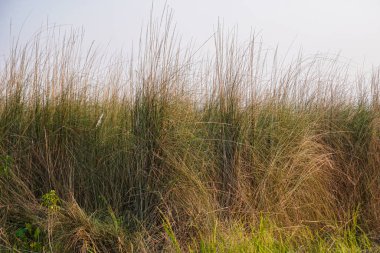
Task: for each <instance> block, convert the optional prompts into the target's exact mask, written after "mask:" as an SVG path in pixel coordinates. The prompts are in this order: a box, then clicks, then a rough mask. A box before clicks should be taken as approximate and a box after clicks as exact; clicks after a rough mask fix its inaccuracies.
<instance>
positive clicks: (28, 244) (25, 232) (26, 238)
mask: <svg viewBox="0 0 380 253" xmlns="http://www.w3.org/2000/svg"><path fill="white" fill-rule="evenodd" d="M15 235H16V238H17V240H18V244H17V247H20V248H21V249H23V250H31V251H33V252H42V251H43V248H44V247H43V245H42V240H41V239H42V236H41V229H40V228H39V227H38V226H34V225H32V224H31V223H25V226H24V227H21V228H19V229H17V230H16V234H15Z"/></svg>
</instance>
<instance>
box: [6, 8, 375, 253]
mask: <svg viewBox="0 0 380 253" xmlns="http://www.w3.org/2000/svg"><path fill="white" fill-rule="evenodd" d="M170 23H171V15H170V14H169V13H167V12H165V13H164V14H163V16H162V17H161V19H160V20H159V21H157V22H153V21H152V22H151V23H150V24H149V26H148V29H147V31H146V34H145V38H144V36H142V39H141V40H140V41H141V44H140V47H139V52H138V53H137V55H134V57H137V58H134V57H131V58H129V60H128V64H125V65H124V64H123V63H121V62H123V61H114V62H112V64H110V66H109V67H108V68H106V71H104V68H100V67H99V66H101V60H102V59H104V58H98V57H97V54H96V53H95V52H93V51H91V50H90V51H88V52H86V54H84V53H83V51H81V49H80V48H81V47H80V45H81V44H80V38H81V37H80V36H78V34H75V33H72V34H66V35H64V36H63V37H59V36H58V37H57V36H56V34H54V33H52V34H47V36H42V35H39V36H37V37H36V39H35V40H34V41H33V42H31V43H27V44H26V45H25V46H24V47H21V45H15V46H14V48H13V49H12V50H11V52H10V56H9V58H8V60H7V61H6V64H5V67H4V68H3V69H2V70H1V79H0V245H1V250H2V251H8V252H23V251H25V250H29V251H31V250H32V251H36V252H162V251H168V252H182V251H185V252H186V251H189V252H296V251H300V252H309V251H310V252H326V251H331V252H360V251H362V250H376V249H377V248H378V245H377V243H378V240H379V238H378V237H377V236H376V235H378V233H379V232H380V212H379V210H380V201H379V199H380V198H379V192H380V187H379V185H380V184H379V180H380V174H379V170H378V168H379V166H380V158H379V157H380V156H379V154H380V153H379V152H380V141H379V136H380V135H379V126H380V125H379V122H380V121H379V119H380V114H379V108H380V107H379V103H378V101H379V99H378V98H379V92H378V90H379V88H378V87H379V84H380V82H379V80H380V79H379V72H378V71H377V72H376V71H374V72H373V74H372V77H371V79H370V81H368V82H366V83H365V85H367V86H368V89H367V90H368V91H366V92H363V89H359V88H358V89H356V92H352V93H351V92H348V91H352V90H355V89H354V88H352V87H351V86H355V84H356V83H355V82H354V81H352V80H351V79H350V78H349V77H348V76H347V74H346V73H345V72H344V68H339V65H338V64H337V63H335V62H334V61H329V60H326V59H323V58H319V57H317V56H316V57H315V58H313V59H304V60H302V59H297V60H296V61H295V62H293V63H290V64H289V66H288V67H283V66H282V67H281V66H280V65H276V62H277V59H276V57H277V56H276V55H273V59H274V60H273V63H272V62H270V63H269V62H268V59H269V55H268V54H267V55H266V56H265V57H264V56H263V51H262V50H260V44H258V43H257V41H256V40H255V38H254V37H252V38H251V40H250V41H249V43H248V44H239V43H238V42H237V40H236V37H235V36H231V35H232V34H233V33H231V34H229V35H228V34H227V35H225V34H223V29H222V28H221V27H219V28H218V29H217V31H216V33H215V37H214V41H215V49H216V50H215V54H214V57H211V58H207V59H202V58H201V57H198V56H197V55H196V54H195V52H193V51H192V50H190V49H184V48H182V47H181V44H180V43H179V39H178V37H177V36H176V33H175V32H174V30H173V28H172V27H171V26H170ZM49 32H50V31H48V33H49ZM59 45H61V46H59ZM83 55H85V56H86V57H83ZM136 59H137V60H136ZM269 66H270V68H269ZM268 69H270V70H268ZM353 80H355V79H353ZM357 84H358V85H363V82H362V81H360V83H357ZM52 189H54V190H52Z"/></svg>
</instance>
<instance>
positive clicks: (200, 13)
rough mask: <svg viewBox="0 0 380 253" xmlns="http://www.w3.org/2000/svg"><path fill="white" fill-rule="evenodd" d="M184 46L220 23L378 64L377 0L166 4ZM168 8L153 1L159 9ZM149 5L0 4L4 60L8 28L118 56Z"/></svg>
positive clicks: (143, 0) (111, 0)
mask: <svg viewBox="0 0 380 253" xmlns="http://www.w3.org/2000/svg"><path fill="white" fill-rule="evenodd" d="M166 2H167V5H168V6H169V7H170V8H171V9H172V10H173V12H174V21H175V23H176V24H177V31H178V32H179V33H180V34H182V35H183V38H184V40H188V39H190V38H192V39H193V40H195V41H196V42H197V43H199V44H200V43H202V42H203V41H205V40H207V38H209V37H210V35H211V34H212V33H213V31H214V29H215V25H216V24H217V22H218V18H219V19H220V20H222V21H223V22H224V25H225V26H227V27H233V26H235V25H237V26H238V29H239V34H240V36H241V38H242V40H243V39H244V38H247V36H248V35H249V33H250V32H251V30H254V31H256V33H259V34H260V35H261V36H262V38H263V41H264V45H265V46H266V47H267V48H274V47H276V45H277V44H278V45H279V47H280V49H282V50H283V51H286V50H287V49H288V48H289V46H291V48H292V51H291V52H293V53H295V52H296V51H298V50H299V49H300V48H302V51H303V53H304V54H313V53H317V52H320V53H329V54H332V55H333V54H337V53H340V54H341V55H342V56H343V58H344V59H349V60H351V62H352V64H353V65H357V66H358V67H359V66H363V65H364V68H366V69H368V68H371V66H372V65H374V66H379V65H380V1H379V0H318V1H316V0H261V1H260V0H234V1H232V0H230V1H226V0H191V1H189V0H168V1H166ZM164 3H165V1H161V0H156V1H154V5H155V9H156V10H160V9H162V6H163V4H164ZM151 5H152V1H151V0H134V1H132V0H107V1H106V0H65V1H63V0H60V1H59V0H0V56H2V57H4V56H6V55H7V52H8V50H9V41H10V24H12V34H13V35H14V36H15V35H17V34H18V33H19V32H20V31H21V39H22V40H26V39H28V38H30V37H31V36H32V34H33V33H34V32H36V31H37V30H38V28H39V27H41V25H42V24H44V23H46V21H47V20H48V21H49V23H50V24H57V25H64V26H67V27H71V26H72V27H74V28H80V27H83V28H84V30H85V38H86V41H92V40H95V42H96V43H98V44H100V45H110V47H112V48H114V49H118V48H121V47H128V46H129V45H131V41H132V40H134V41H137V40H138V37H139V33H140V28H141V26H142V25H143V24H144V23H147V21H148V19H149V13H150V9H151Z"/></svg>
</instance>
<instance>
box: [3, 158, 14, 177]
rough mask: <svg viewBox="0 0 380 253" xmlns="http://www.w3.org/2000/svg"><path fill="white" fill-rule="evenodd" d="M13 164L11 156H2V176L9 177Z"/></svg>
mask: <svg viewBox="0 0 380 253" xmlns="http://www.w3.org/2000/svg"><path fill="white" fill-rule="evenodd" d="M12 164H13V159H12V157H11V156H9V155H5V156H0V176H1V175H4V176H9V173H10V169H11V166H12Z"/></svg>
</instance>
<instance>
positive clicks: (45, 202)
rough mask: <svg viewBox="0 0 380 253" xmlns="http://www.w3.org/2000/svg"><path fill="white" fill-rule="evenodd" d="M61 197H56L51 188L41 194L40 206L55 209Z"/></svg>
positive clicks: (50, 209)
mask: <svg viewBox="0 0 380 253" xmlns="http://www.w3.org/2000/svg"><path fill="white" fill-rule="evenodd" d="M60 202H61V199H60V198H59V197H58V195H57V193H56V192H55V190H51V191H50V192H48V193H45V194H44V195H42V206H44V207H47V208H48V209H49V211H57V210H58V209H59V204H60Z"/></svg>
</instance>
